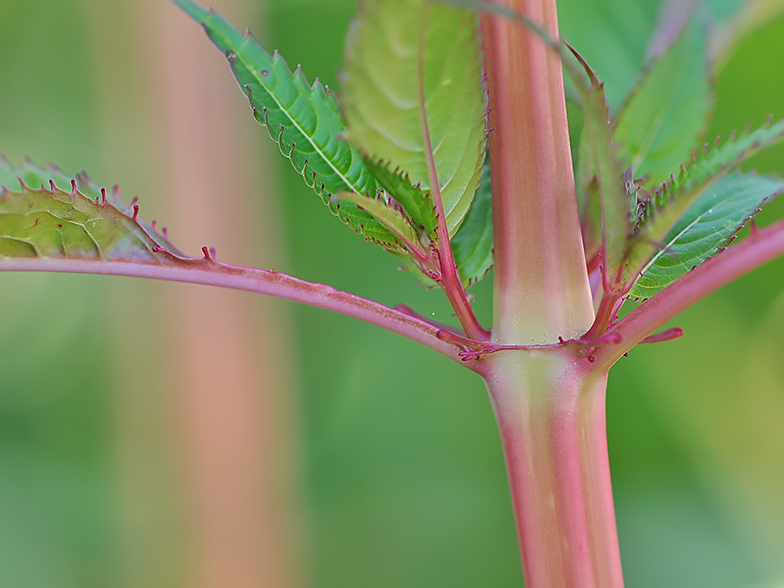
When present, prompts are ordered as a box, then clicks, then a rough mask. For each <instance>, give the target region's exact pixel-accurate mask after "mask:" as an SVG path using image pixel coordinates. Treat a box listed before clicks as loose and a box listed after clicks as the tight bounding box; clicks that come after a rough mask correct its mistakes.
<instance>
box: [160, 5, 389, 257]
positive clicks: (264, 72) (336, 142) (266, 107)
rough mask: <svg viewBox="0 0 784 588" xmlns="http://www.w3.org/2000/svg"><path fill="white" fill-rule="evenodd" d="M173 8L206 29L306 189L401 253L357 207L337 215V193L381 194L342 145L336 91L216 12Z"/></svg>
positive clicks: (370, 236) (353, 224)
mask: <svg viewBox="0 0 784 588" xmlns="http://www.w3.org/2000/svg"><path fill="white" fill-rule="evenodd" d="M174 2H175V3H176V4H177V5H178V6H179V7H180V8H182V9H183V10H184V11H185V12H186V13H188V14H189V15H190V16H191V17H192V18H193V19H194V20H195V21H196V22H198V23H199V24H201V25H202V26H203V27H204V30H205V31H206V32H207V35H208V36H209V38H210V40H211V41H212V42H213V43H214V44H215V46H216V47H218V48H219V49H220V50H221V51H223V53H224V54H225V55H226V59H227V60H228V62H229V65H230V67H231V71H232V73H233V74H234V77H235V78H236V79H237V83H238V84H239V85H240V87H241V88H242V89H243V92H244V93H245V94H246V95H247V97H248V100H249V102H250V105H251V107H252V108H253V114H254V116H255V117H256V120H258V121H259V122H260V123H261V124H262V125H264V126H266V127H267V130H268V131H269V134H270V137H271V138H272V139H273V140H274V141H275V142H276V143H278V146H279V147H280V152H281V153H282V154H283V155H284V156H285V157H287V158H288V159H289V160H291V163H292V165H293V166H294V169H296V170H297V172H298V173H300V174H302V177H303V178H304V179H305V183H306V184H307V185H308V186H311V187H312V188H313V189H314V190H315V191H316V193H317V194H319V195H320V196H321V198H322V200H323V201H324V203H325V204H327V205H328V206H329V207H330V210H331V211H332V212H333V214H337V215H338V216H339V217H340V218H341V219H342V220H343V221H344V222H346V223H347V224H348V225H349V226H350V227H351V228H352V229H354V230H355V231H357V232H358V233H360V234H362V235H364V236H365V237H366V238H368V239H369V240H371V241H373V242H375V243H378V244H381V245H384V246H386V247H388V248H390V249H396V248H397V247H398V244H397V243H396V242H395V237H394V236H393V235H392V234H391V233H390V232H389V231H388V230H387V229H386V228H385V227H384V226H383V225H382V224H381V223H379V222H378V221H377V220H376V219H374V218H373V217H372V216H371V215H370V214H368V213H367V212H365V211H363V210H361V209H359V208H358V207H357V206H356V205H355V204H354V203H352V202H345V204H344V205H343V206H341V207H340V210H339V211H338V209H337V205H336V204H335V203H334V202H331V200H330V196H331V195H332V194H337V193H338V192H356V193H357V194H362V195H368V194H370V195H373V194H375V191H376V189H377V186H376V180H375V179H374V177H373V175H372V173H371V172H370V170H369V169H368V168H367V166H366V165H365V163H364V162H363V160H362V157H361V156H360V154H359V153H358V152H357V151H355V150H354V149H352V148H351V147H350V146H349V145H348V144H347V143H346V142H345V141H342V140H341V135H342V133H344V131H345V125H344V123H343V121H342V119H341V117H340V106H339V104H338V101H337V99H336V98H335V95H334V94H333V93H332V91H331V90H330V89H329V88H325V87H324V86H323V85H321V83H319V82H318V80H316V81H315V82H314V83H313V85H310V84H308V82H307V80H306V79H305V76H304V74H303V73H302V71H301V70H300V69H299V68H297V70H296V71H295V72H294V73H292V72H291V70H290V69H289V67H288V65H287V64H286V62H285V61H284V59H283V58H282V57H281V56H280V55H279V54H278V53H277V52H275V53H274V54H273V55H270V54H269V53H267V52H266V51H265V50H264V49H263V48H262V47H261V46H260V45H259V44H258V42H257V41H256V40H255V39H254V38H253V36H252V35H250V33H249V32H247V33H245V34H244V35H243V34H241V33H240V32H239V31H238V30H237V29H235V28H234V27H233V26H232V25H231V24H230V23H229V22H228V21H226V20H225V19H224V18H223V17H222V16H221V15H220V14H218V13H217V12H213V11H212V10H205V9H204V8H202V7H201V6H199V5H198V4H195V3H194V2H191V1H190V0H174Z"/></svg>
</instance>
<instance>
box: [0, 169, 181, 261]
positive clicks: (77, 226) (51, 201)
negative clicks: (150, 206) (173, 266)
mask: <svg viewBox="0 0 784 588" xmlns="http://www.w3.org/2000/svg"><path fill="white" fill-rule="evenodd" d="M15 173H16V175H17V176H19V177H22V180H23V181H22V182H20V181H19V180H18V179H17V178H16V176H14V175H13V174H15ZM47 176H50V177H51V183H50V178H48V177H47ZM66 178H67V176H66V175H65V174H63V173H62V172H61V171H60V170H59V169H57V168H55V167H51V168H49V169H47V170H44V169H42V168H39V167H37V166H35V165H33V164H31V163H29V162H28V163H25V164H23V165H22V166H20V167H18V168H14V167H12V166H11V165H10V164H9V163H8V161H7V160H5V159H0V256H3V257H38V258H60V259H82V260H94V261H129V262H134V263H147V264H170V263H172V261H175V260H177V259H179V255H181V254H179V253H178V252H177V250H176V249H174V248H173V247H171V246H170V244H169V243H168V242H167V241H166V240H165V239H164V238H163V236H161V235H158V234H156V233H155V232H153V231H152V230H150V229H149V228H146V227H145V226H143V225H142V224H141V223H140V222H139V221H138V219H137V212H138V208H128V207H125V206H124V205H122V204H121V203H120V202H119V199H113V200H111V201H110V200H109V199H108V198H107V199H105V200H104V198H103V194H102V193H101V191H100V189H99V188H98V189H97V190H96V186H97V185H96V184H93V183H92V182H89V180H87V178H86V176H82V177H81V178H80V179H79V180H74V184H73V185H72V184H71V180H70V179H67V180H66ZM27 182H30V183H31V184H33V183H36V184H39V185H40V186H41V187H40V188H33V187H32V186H28V185H27ZM58 184H59V185H58ZM60 185H67V186H68V189H67V190H63V189H61V188H60V187H59V186H60ZM78 185H81V187H83V188H84V189H85V192H87V193H88V194H89V195H87V194H85V193H83V192H82V191H80V189H79V188H78ZM115 203H117V205H115Z"/></svg>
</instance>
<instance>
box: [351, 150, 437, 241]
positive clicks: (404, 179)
mask: <svg viewBox="0 0 784 588" xmlns="http://www.w3.org/2000/svg"><path fill="white" fill-rule="evenodd" d="M365 163H366V164H367V166H368V167H369V168H370V171H372V172H373V175H374V176H375V177H376V179H377V180H378V183H379V184H381V185H382V186H383V187H384V189H385V190H386V191H387V192H388V193H389V194H390V195H391V196H392V197H393V198H394V199H395V200H397V201H398V202H399V203H400V204H401V205H402V206H403V208H404V209H405V211H406V212H407V213H408V216H409V217H410V218H411V220H412V221H413V222H414V223H415V224H416V225H419V226H421V227H422V229H423V230H424V231H425V233H426V234H427V235H428V236H429V237H430V238H431V239H435V238H436V226H437V225H438V219H437V218H436V210H435V206H434V204H433V199H432V198H431V197H430V194H429V193H428V192H425V191H424V190H422V188H421V187H420V186H419V184H417V185H416V186H414V185H413V184H412V183H411V180H410V178H409V177H408V174H406V173H405V172H403V171H401V170H399V169H398V170H393V169H392V168H391V167H390V166H389V165H385V164H384V163H381V162H378V161H373V160H371V159H366V160H365Z"/></svg>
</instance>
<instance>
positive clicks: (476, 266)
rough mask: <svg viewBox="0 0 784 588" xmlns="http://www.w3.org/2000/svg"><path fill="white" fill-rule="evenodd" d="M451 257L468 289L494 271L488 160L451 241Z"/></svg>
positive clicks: (491, 203)
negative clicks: (464, 215) (492, 269)
mask: <svg viewBox="0 0 784 588" xmlns="http://www.w3.org/2000/svg"><path fill="white" fill-rule="evenodd" d="M452 253H453V254H454V256H455V265H457V272H458V274H459V275H460V280H461V281H462V282H463V286H464V287H466V288H467V287H468V286H470V285H472V284H475V283H476V282H478V281H480V280H481V279H482V278H484V277H485V276H486V275H487V274H488V272H489V271H490V269H491V268H492V267H493V193H492V184H491V181H490V162H489V161H488V160H485V164H484V169H483V172H482V180H481V181H480V182H479V188H477V190H476V195H475V196H474V202H473V203H472V204H471V208H470V209H469V211H468V214H467V215H466V217H465V220H464V221H463V224H462V225H460V229H458V231H457V234H456V235H455V236H454V237H453V238H452Z"/></svg>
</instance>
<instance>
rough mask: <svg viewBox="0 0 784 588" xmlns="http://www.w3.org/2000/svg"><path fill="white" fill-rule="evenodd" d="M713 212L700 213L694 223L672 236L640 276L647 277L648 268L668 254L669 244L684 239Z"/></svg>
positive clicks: (646, 265)
mask: <svg viewBox="0 0 784 588" xmlns="http://www.w3.org/2000/svg"><path fill="white" fill-rule="evenodd" d="M711 212H713V211H712V210H706V211H705V212H703V213H700V214H699V215H698V216H697V217H696V218H695V219H694V220H693V221H692V222H690V223H689V224H688V225H686V226H685V227H684V228H683V230H681V231H679V232H677V233H676V234H674V235H672V236H671V238H669V239H667V243H666V244H665V245H664V247H662V248H661V249H659V251H658V252H657V253H656V254H655V255H654V256H653V257H651V259H650V261H648V263H647V264H645V267H644V268H642V270H641V271H640V274H641V275H645V272H646V271H647V270H648V268H650V267H651V266H653V265H655V264H656V261H657V260H658V259H659V258H660V257H661V256H662V255H665V254H666V252H667V247H668V246H669V244H671V243H675V242H676V241H678V239H679V238H680V237H683V236H684V235H685V234H686V233H688V232H689V230H690V229H691V228H692V227H693V226H695V225H697V224H698V223H699V222H700V221H701V220H702V219H703V218H705V216H706V215H708V214H710V213H711Z"/></svg>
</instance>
